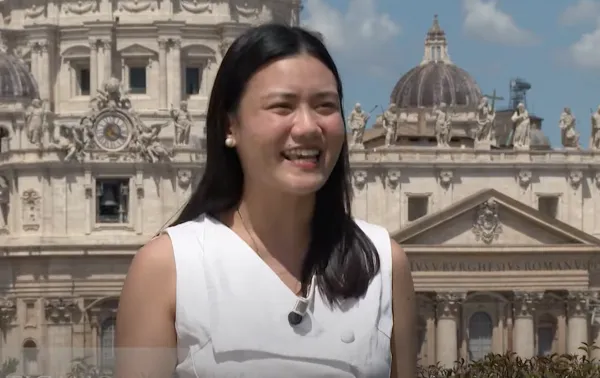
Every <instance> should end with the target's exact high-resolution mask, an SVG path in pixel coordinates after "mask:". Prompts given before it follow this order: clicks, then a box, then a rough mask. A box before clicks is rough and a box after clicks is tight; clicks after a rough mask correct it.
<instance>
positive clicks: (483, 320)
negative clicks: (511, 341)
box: [468, 312, 494, 361]
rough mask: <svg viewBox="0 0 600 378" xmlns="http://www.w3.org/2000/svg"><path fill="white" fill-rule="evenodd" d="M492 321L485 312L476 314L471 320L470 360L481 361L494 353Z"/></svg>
mask: <svg viewBox="0 0 600 378" xmlns="http://www.w3.org/2000/svg"><path fill="white" fill-rule="evenodd" d="M493 330H494V325H493V324H492V319H491V318H490V316H489V315H488V314H487V313H485V312H476V313H475V314H473V316H471V319H470V320H469V344H468V345H469V359H470V360H471V361H476V360H480V359H482V358H483V357H485V356H486V355H487V354H488V353H492V332H493Z"/></svg>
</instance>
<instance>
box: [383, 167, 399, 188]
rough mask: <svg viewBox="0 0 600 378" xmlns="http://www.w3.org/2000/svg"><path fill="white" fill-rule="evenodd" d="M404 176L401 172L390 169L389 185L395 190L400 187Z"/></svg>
mask: <svg viewBox="0 0 600 378" xmlns="http://www.w3.org/2000/svg"><path fill="white" fill-rule="evenodd" d="M401 176H402V173H401V172H400V171H399V170H396V169H390V170H389V171H388V172H387V184H388V185H389V186H390V187H391V188H392V189H395V188H397V187H398V184H400V177H401Z"/></svg>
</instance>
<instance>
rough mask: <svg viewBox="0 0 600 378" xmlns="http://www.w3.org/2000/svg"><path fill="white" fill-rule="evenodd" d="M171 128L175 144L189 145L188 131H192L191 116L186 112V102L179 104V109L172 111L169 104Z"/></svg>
mask: <svg viewBox="0 0 600 378" xmlns="http://www.w3.org/2000/svg"><path fill="white" fill-rule="evenodd" d="M170 114H171V118H172V119H173V126H174V127H175V144H176V145H189V144H190V131H191V129H192V123H193V122H192V116H191V114H190V112H189V110H188V104H187V101H181V102H180V103H179V109H174V108H173V104H171V110H170Z"/></svg>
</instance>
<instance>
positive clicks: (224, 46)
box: [219, 38, 235, 56]
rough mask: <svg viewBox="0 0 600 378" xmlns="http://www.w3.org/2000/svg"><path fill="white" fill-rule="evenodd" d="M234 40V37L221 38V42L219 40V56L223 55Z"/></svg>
mask: <svg viewBox="0 0 600 378" xmlns="http://www.w3.org/2000/svg"><path fill="white" fill-rule="evenodd" d="M234 40H235V39H234V38H223V39H222V40H221V42H219V52H220V53H221V56H225V54H226V53H227V50H229V48H230V47H231V45H232V44H233V41H234Z"/></svg>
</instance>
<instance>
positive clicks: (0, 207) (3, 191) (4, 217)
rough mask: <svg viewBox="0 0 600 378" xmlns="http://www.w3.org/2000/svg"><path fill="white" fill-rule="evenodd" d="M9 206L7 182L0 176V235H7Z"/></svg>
mask: <svg viewBox="0 0 600 378" xmlns="http://www.w3.org/2000/svg"><path fill="white" fill-rule="evenodd" d="M9 204H10V187H9V185H8V180H7V179H6V178H5V177H3V176H0V235H2V234H7V233H8V211H9Z"/></svg>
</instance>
